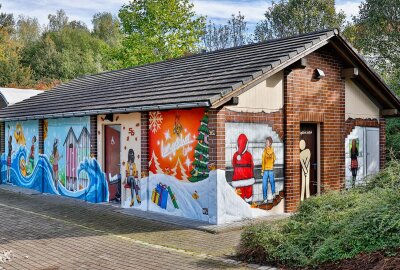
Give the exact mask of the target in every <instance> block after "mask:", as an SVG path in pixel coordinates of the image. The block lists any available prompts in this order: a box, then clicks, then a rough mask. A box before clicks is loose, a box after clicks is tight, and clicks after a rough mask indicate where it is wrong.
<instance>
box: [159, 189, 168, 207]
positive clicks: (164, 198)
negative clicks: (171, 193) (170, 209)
mask: <svg viewBox="0 0 400 270" xmlns="http://www.w3.org/2000/svg"><path fill="white" fill-rule="evenodd" d="M167 202H168V190H167V186H161V200H160V207H161V208H162V209H167Z"/></svg>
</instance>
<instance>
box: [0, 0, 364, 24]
mask: <svg viewBox="0 0 400 270" xmlns="http://www.w3.org/2000/svg"><path fill="white" fill-rule="evenodd" d="M128 1H129V0H91V1H87V0H6V1H1V0H0V3H1V4H2V8H1V11H2V12H10V13H14V14H15V15H17V16H18V15H20V14H23V15H25V16H31V17H36V18H38V19H39V22H40V24H42V25H44V24H47V22H48V20H47V16H48V14H54V13H55V11H56V10H58V9H64V10H65V11H66V13H67V15H68V17H69V18H70V20H81V21H83V22H85V23H86V24H87V25H88V26H89V27H91V19H92V16H93V14H95V13H96V12H102V11H109V12H111V13H113V14H118V10H119V9H120V7H121V6H122V4H124V3H128ZM192 2H193V3H194V6H195V10H196V12H197V13H198V14H202V15H206V16H207V17H208V18H209V19H212V20H213V21H215V22H217V23H224V22H226V21H227V20H228V18H229V17H230V15H231V14H232V13H235V14H237V13H238V12H239V11H241V13H242V14H244V16H245V19H246V21H247V22H248V23H249V27H250V28H253V27H254V25H255V24H256V23H257V22H259V21H260V20H262V19H263V17H264V16H263V14H264V12H265V10H266V9H267V8H268V7H269V6H270V5H271V0H192ZM360 2H361V0H336V9H338V10H343V11H344V12H345V13H346V15H347V16H348V19H350V18H351V15H356V14H357V12H358V6H359V5H360Z"/></svg>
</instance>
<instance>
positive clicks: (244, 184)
mask: <svg viewBox="0 0 400 270" xmlns="http://www.w3.org/2000/svg"><path fill="white" fill-rule="evenodd" d="M255 182H256V180H255V179H254V178H249V179H243V180H236V181H235V180H232V186H233V187H235V188H236V187H248V186H251V185H253V184H254V183H255Z"/></svg>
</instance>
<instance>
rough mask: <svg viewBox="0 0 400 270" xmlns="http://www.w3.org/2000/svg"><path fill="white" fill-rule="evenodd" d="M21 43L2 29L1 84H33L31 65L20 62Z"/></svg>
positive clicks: (0, 46) (20, 85)
mask: <svg viewBox="0 0 400 270" xmlns="http://www.w3.org/2000/svg"><path fill="white" fill-rule="evenodd" d="M20 50H21V44H20V43H18V42H17V41H16V40H14V39H12V38H11V35H10V33H9V32H8V30H7V29H0V86H1V87H4V86H13V87H15V86H18V87H27V86H29V85H30V84H31V71H30V69H29V67H23V66H22V65H21V64H20Z"/></svg>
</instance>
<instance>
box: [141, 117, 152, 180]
mask: <svg viewBox="0 0 400 270" xmlns="http://www.w3.org/2000/svg"><path fill="white" fill-rule="evenodd" d="M140 129H141V144H142V146H141V152H142V153H141V167H142V170H141V171H142V174H146V175H147V174H148V172H149V161H150V159H149V113H148V112H142V113H141V115H140Z"/></svg>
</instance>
